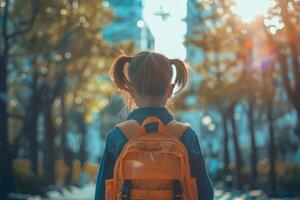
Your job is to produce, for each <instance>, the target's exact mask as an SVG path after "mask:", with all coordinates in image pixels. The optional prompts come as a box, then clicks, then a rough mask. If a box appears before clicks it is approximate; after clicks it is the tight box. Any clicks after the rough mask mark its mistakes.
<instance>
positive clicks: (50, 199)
mask: <svg viewBox="0 0 300 200" xmlns="http://www.w3.org/2000/svg"><path fill="white" fill-rule="evenodd" d="M94 190H95V184H87V185H85V186H83V187H81V188H78V187H75V186H70V187H69V189H66V188H63V189H61V190H53V191H49V192H48V193H47V197H46V198H42V197H40V196H29V195H27V196H26V195H18V194H16V195H15V196H14V198H11V199H14V200H92V199H93V198H94ZM18 196H19V197H20V198H17V197H18ZM22 196H23V198H21V197H22ZM254 199H255V200H300V197H296V198H270V197H268V196H267V195H266V194H264V193H263V191H261V190H252V191H248V192H240V191H230V192H228V191H224V190H221V189H215V200H254Z"/></svg>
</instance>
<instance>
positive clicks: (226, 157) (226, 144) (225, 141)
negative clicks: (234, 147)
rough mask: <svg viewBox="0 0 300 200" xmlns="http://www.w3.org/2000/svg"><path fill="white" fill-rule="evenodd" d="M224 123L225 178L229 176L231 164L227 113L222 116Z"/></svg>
mask: <svg viewBox="0 0 300 200" xmlns="http://www.w3.org/2000/svg"><path fill="white" fill-rule="evenodd" d="M222 121H223V130H224V137H223V142H224V146H223V147H224V152H223V153H224V175H225V178H226V176H227V175H228V174H229V163H230V158H229V152H228V127H227V116H226V113H224V114H223V115H222Z"/></svg>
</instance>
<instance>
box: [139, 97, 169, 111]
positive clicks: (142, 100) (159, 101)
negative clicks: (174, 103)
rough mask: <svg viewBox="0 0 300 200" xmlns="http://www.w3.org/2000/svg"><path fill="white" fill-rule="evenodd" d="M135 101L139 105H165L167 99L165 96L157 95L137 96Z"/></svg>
mask: <svg viewBox="0 0 300 200" xmlns="http://www.w3.org/2000/svg"><path fill="white" fill-rule="evenodd" d="M135 103H136V105H137V107H139V108H142V107H165V106H166V103H167V100H166V99H165V98H163V97H162V98H157V97H136V98H135Z"/></svg>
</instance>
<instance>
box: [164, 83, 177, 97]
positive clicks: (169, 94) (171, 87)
mask: <svg viewBox="0 0 300 200" xmlns="http://www.w3.org/2000/svg"><path fill="white" fill-rule="evenodd" d="M174 88H175V84H169V86H168V87H167V89H166V96H167V98H168V99H169V98H171V97H172V94H173V91H174Z"/></svg>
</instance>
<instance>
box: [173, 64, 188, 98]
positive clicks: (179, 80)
mask: <svg viewBox="0 0 300 200" xmlns="http://www.w3.org/2000/svg"><path fill="white" fill-rule="evenodd" d="M170 63H171V65H174V66H175V68H176V78H175V85H177V86H179V89H178V90H177V91H176V93H178V92H180V91H181V90H182V89H183V88H184V86H185V85H186V83H187V80H188V69H187V66H186V65H185V64H184V62H183V61H181V60H179V59H170Z"/></svg>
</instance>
